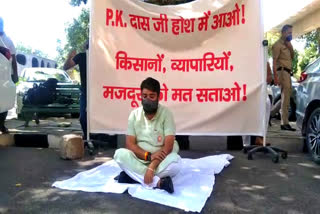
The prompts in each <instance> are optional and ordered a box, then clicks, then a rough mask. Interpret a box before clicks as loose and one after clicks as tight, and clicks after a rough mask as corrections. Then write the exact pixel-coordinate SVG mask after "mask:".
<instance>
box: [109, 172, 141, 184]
mask: <svg viewBox="0 0 320 214" xmlns="http://www.w3.org/2000/svg"><path fill="white" fill-rule="evenodd" d="M114 180H117V181H118V183H121V184H123V183H126V184H138V183H139V182H138V181H135V180H133V179H132V178H131V177H130V176H129V175H127V173H125V172H124V171H122V172H120V174H119V175H118V176H116V177H115V178H114Z"/></svg>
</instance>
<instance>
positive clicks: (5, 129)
mask: <svg viewBox="0 0 320 214" xmlns="http://www.w3.org/2000/svg"><path fill="white" fill-rule="evenodd" d="M0 132H2V134H9V130H8V129H7V128H6V127H5V126H2V128H1V129H0Z"/></svg>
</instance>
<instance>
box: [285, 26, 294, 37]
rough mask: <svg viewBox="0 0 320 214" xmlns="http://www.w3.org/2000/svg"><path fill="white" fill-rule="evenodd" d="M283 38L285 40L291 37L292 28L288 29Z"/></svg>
mask: <svg viewBox="0 0 320 214" xmlns="http://www.w3.org/2000/svg"><path fill="white" fill-rule="evenodd" d="M283 35H284V37H285V38H287V37H288V36H292V28H288V29H287V30H286V31H285V32H284V33H283Z"/></svg>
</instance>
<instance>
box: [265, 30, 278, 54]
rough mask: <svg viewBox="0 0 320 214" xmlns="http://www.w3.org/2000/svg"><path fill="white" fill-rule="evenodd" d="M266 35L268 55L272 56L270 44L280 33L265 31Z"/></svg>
mask: <svg viewBox="0 0 320 214" xmlns="http://www.w3.org/2000/svg"><path fill="white" fill-rule="evenodd" d="M266 37H267V40H268V55H269V57H272V46H273V45H274V43H276V41H278V39H279V38H280V33H274V32H268V33H266Z"/></svg>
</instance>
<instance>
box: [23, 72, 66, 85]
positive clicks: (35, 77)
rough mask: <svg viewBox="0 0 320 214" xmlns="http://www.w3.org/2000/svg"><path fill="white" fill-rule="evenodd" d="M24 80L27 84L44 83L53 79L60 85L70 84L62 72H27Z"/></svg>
mask: <svg viewBox="0 0 320 214" xmlns="http://www.w3.org/2000/svg"><path fill="white" fill-rule="evenodd" d="M24 78H25V80H26V81H27V82H45V81H47V80H48V79H49V78H55V79H57V80H58V82H60V83H70V82H72V81H71V79H70V77H69V76H68V74H67V73H66V72H64V71H62V70H27V71H26V72H25V75H24Z"/></svg>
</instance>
